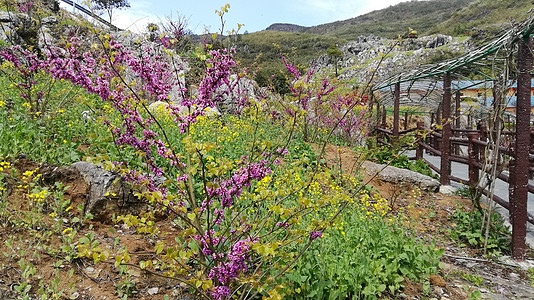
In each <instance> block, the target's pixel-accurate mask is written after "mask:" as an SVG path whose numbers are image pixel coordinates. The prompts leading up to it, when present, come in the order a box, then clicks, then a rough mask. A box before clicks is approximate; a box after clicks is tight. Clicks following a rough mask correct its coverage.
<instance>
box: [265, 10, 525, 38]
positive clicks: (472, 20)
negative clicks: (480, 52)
mask: <svg viewBox="0 0 534 300" xmlns="http://www.w3.org/2000/svg"><path fill="white" fill-rule="evenodd" d="M533 7H534V1H533V0H499V1H495V0H429V1H414V0H412V1H406V2H402V3H399V4H397V5H393V6H390V7H388V8H385V9H381V10H376V11H373V12H370V13H367V14H364V15H361V16H357V17H354V18H351V19H347V20H340V21H336V22H332V23H326V24H321V25H317V26H313V27H302V26H298V25H292V24H283V25H284V26H278V25H280V24H273V25H271V26H269V27H268V28H267V29H266V30H278V31H288V32H295V31H296V29H299V28H300V31H299V32H306V33H312V34H319V35H328V36H335V37H337V38H341V39H345V40H349V41H352V40H355V39H356V38H357V37H358V36H361V35H370V34H372V35H376V36H380V37H385V38H391V37H396V36H398V35H403V34H405V33H406V30H407V29H408V28H409V27H410V28H413V29H415V30H417V31H418V32H419V34H422V35H427V34H434V33H444V34H448V35H459V34H464V33H465V32H466V31H469V30H471V29H473V28H478V29H484V30H490V31H491V30H492V28H493V29H495V28H496V26H495V25H501V24H503V23H509V22H510V20H511V19H518V18H519V19H521V16H522V14H524V13H525V12H527V11H528V10H529V9H531V8H533Z"/></svg>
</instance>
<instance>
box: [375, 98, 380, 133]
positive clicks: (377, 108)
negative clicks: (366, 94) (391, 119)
mask: <svg viewBox="0 0 534 300" xmlns="http://www.w3.org/2000/svg"><path fill="white" fill-rule="evenodd" d="M376 127H380V103H378V101H377V102H376Z"/></svg>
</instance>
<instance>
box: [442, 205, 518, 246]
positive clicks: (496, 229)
mask: <svg viewBox="0 0 534 300" xmlns="http://www.w3.org/2000/svg"><path fill="white" fill-rule="evenodd" d="M452 218H453V220H454V221H455V222H456V228H454V229H451V230H450V231H449V232H450V235H449V236H450V237H451V238H452V239H453V240H455V241H461V242H463V243H464V244H460V246H467V245H469V246H471V247H473V248H477V249H481V248H483V247H484V240H485V230H483V228H482V225H483V224H482V223H483V220H484V218H483V215H482V213H481V212H480V211H478V210H476V211H470V212H465V211H463V210H461V209H457V210H456V212H455V213H454V215H453V216H452ZM490 226H491V228H490V230H489V236H488V243H487V249H488V250H490V251H499V252H502V253H510V243H511V238H510V231H509V230H508V228H507V227H506V226H504V224H503V219H502V218H501V216H500V215H499V214H498V213H496V212H493V213H492V214H491V224H490ZM484 228H485V227H484Z"/></svg>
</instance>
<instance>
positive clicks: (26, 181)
mask: <svg viewBox="0 0 534 300" xmlns="http://www.w3.org/2000/svg"><path fill="white" fill-rule="evenodd" d="M37 171H39V168H36V169H35V170H33V171H30V170H28V171H26V172H24V173H22V182H23V184H19V186H18V187H19V188H24V189H27V188H28V187H29V185H28V184H29V183H30V181H31V180H32V177H33V174H35V172H37ZM41 176H42V174H37V176H35V178H34V180H36V179H39V177H41Z"/></svg>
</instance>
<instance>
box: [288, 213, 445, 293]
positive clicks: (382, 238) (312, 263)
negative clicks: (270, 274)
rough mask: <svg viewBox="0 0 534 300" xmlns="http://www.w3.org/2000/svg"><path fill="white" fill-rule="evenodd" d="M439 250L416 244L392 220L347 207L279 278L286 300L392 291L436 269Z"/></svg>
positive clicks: (394, 291)
mask: <svg viewBox="0 0 534 300" xmlns="http://www.w3.org/2000/svg"><path fill="white" fill-rule="evenodd" d="M362 214H363V215H362ZM442 253H443V250H439V249H436V248H435V247H434V246H428V245H422V244H419V243H418V241H417V239H416V238H415V237H413V236H411V235H410V234H409V232H407V231H406V230H405V229H402V228H401V227H398V224H396V223H395V222H394V221H390V222H384V221H383V220H381V219H378V218H377V217H376V216H375V217H373V216H369V215H368V214H367V213H365V212H363V211H355V212H353V211H351V212H347V213H346V214H344V215H343V217H342V218H340V219H339V221H338V222H336V224H334V227H333V229H331V230H328V231H326V232H324V233H323V237H322V241H321V243H318V244H314V245H312V247H311V248H310V251H308V252H306V253H304V255H303V256H302V258H301V259H300V260H299V262H298V263H297V265H296V267H295V270H294V271H293V272H292V273H291V274H287V275H286V277H285V279H284V281H285V284H286V285H287V287H288V289H289V290H290V291H288V294H289V297H288V298H289V299H293V298H294V299H304V298H315V299H346V298H351V297H352V298H364V297H376V296H378V295H381V294H384V293H396V292H398V291H399V290H401V289H402V287H403V284H402V282H403V281H404V280H405V279H410V280H414V281H423V280H424V279H425V278H427V276H428V275H429V274H434V273H436V272H437V267H438V259H439V257H440V256H441V255H442Z"/></svg>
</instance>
